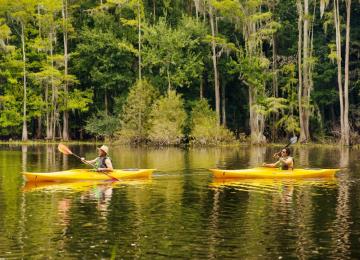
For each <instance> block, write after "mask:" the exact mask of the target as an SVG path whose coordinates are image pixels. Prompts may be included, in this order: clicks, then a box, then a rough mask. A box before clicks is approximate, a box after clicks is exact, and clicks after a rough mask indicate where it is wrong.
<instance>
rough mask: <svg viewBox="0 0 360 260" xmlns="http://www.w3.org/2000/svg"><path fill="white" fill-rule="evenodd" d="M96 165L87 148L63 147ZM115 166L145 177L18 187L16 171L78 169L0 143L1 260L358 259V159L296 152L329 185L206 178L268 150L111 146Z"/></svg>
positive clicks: (49, 149)
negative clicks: (328, 172)
mask: <svg viewBox="0 0 360 260" xmlns="http://www.w3.org/2000/svg"><path fill="white" fill-rule="evenodd" d="M71 148H72V150H73V151H74V152H75V153H78V154H80V155H84V156H86V157H87V158H93V157H95V155H96V151H95V146H89V145H87V146H71ZM110 148H111V157H112V160H113V163H114V165H115V166H116V167H117V168H156V169H157V171H156V172H155V174H154V176H153V177H152V178H151V179H150V180H138V181H126V182H124V181H123V182H119V183H112V184H111V183H102V184H99V183H77V184H76V183H75V184H56V185H52V186H43V185H39V184H38V185H37V186H29V185H26V186H25V185H24V182H23V180H22V176H21V172H22V171H55V170H66V169H71V168H84V167H86V166H84V165H82V164H81V163H79V161H77V160H76V158H72V157H66V156H63V155H61V154H60V153H59V152H57V150H56V146H51V145H50V146H45V145H44V146H9V145H2V146H0V259H3V258H5V259H18V258H25V259H28V258H35V259H44V258H56V259H57V258H64V259H78V258H82V259H101V258H102V259H109V258H116V259H121V258H124V259H129V258H131V259H132V258H142V259H144V258H145V259H146V258H147V259H175V258H180V259H213V258H219V259H225V258H237V259H297V258H300V259H309V258H311V259H359V258H360V221H359V220H360V162H359V157H360V151H356V150H348V149H343V150H341V149H336V148H331V149H330V148H329V149H325V148H301V149H300V148H293V152H294V156H295V159H296V164H297V166H299V167H324V168H325V167H327V168H330V167H340V168H342V169H343V170H342V172H341V174H339V176H338V177H337V178H336V179H325V180H320V179H312V180H299V181H291V180H285V181H270V180H253V181H251V180H242V181H241V180H238V181H233V182H221V181H215V180H213V179H212V176H211V174H210V172H209V171H207V169H208V168H213V167H222V168H227V169H236V168H247V167H253V166H258V165H259V164H261V163H262V162H263V161H271V155H272V154H273V153H274V152H275V148H270V147H268V148H265V147H260V148H259V147H252V148H251V147H240V148H207V149H179V148H165V149H154V148H129V147H110Z"/></svg>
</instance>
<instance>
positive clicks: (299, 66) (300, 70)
mask: <svg viewBox="0 0 360 260" xmlns="http://www.w3.org/2000/svg"><path fill="white" fill-rule="evenodd" d="M297 10H298V14H299V18H298V57H297V58H298V77H299V87H298V103H299V119H300V129H302V128H303V126H302V120H301V118H302V117H303V116H302V114H303V112H302V98H301V97H302V88H303V77H302V38H303V37H302V31H303V26H302V25H303V7H302V3H301V0H297Z"/></svg>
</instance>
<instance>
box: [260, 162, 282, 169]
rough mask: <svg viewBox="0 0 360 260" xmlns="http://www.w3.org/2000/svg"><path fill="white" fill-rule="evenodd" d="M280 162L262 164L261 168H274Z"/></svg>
mask: <svg viewBox="0 0 360 260" xmlns="http://www.w3.org/2000/svg"><path fill="white" fill-rule="evenodd" d="M279 163H280V161H277V162H276V163H263V165H262V166H263V167H269V168H276V167H278V165H279Z"/></svg>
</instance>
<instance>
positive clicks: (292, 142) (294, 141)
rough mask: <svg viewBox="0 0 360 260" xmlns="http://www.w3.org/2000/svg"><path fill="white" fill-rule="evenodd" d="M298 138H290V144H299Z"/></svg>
mask: <svg viewBox="0 0 360 260" xmlns="http://www.w3.org/2000/svg"><path fill="white" fill-rule="evenodd" d="M297 139H298V138H297V136H293V137H291V138H290V144H295V143H296V142H297Z"/></svg>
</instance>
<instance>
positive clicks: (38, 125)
mask: <svg viewBox="0 0 360 260" xmlns="http://www.w3.org/2000/svg"><path fill="white" fill-rule="evenodd" d="M41 131H42V124H41V115H40V116H39V117H38V118H37V128H36V139H40V138H41Z"/></svg>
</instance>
